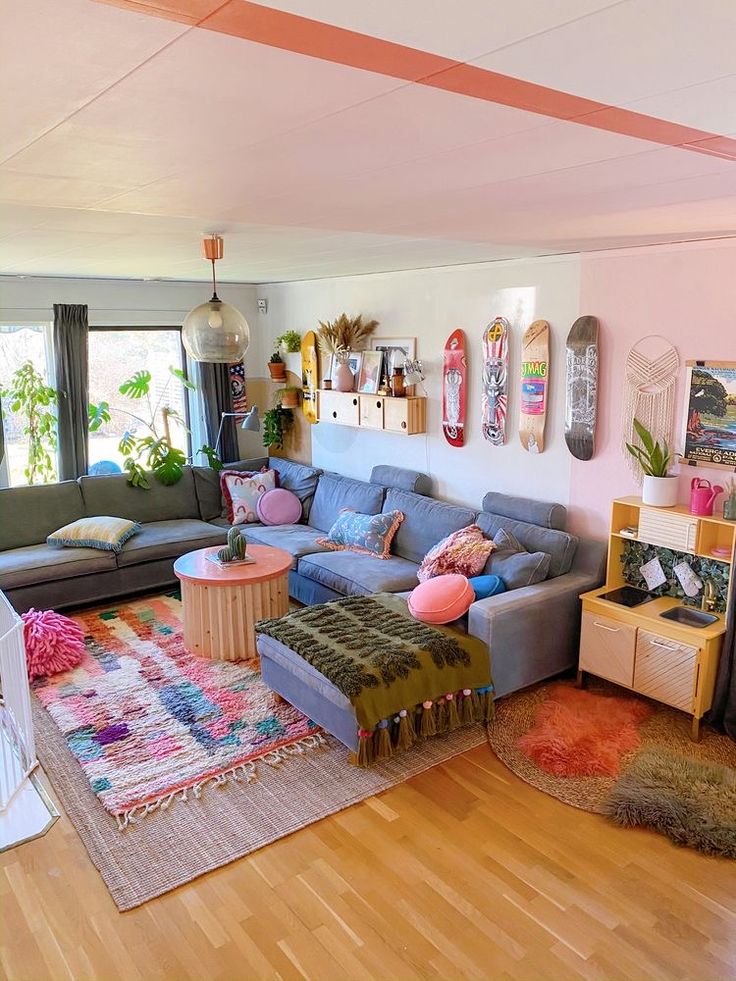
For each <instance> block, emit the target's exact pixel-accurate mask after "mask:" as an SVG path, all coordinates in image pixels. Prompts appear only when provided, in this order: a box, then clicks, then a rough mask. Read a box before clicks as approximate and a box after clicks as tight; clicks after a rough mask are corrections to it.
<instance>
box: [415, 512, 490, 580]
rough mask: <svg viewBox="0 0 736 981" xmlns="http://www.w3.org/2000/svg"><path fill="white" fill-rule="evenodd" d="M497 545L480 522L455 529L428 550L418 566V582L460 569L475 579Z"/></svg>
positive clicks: (462, 573)
mask: <svg viewBox="0 0 736 981" xmlns="http://www.w3.org/2000/svg"><path fill="white" fill-rule="evenodd" d="M495 547H496V546H495V545H494V543H493V542H492V541H491V539H490V538H486V536H485V535H484V534H483V531H482V530H481V528H480V527H479V526H478V525H468V526H467V528H461V529H460V530H459V531H453V533H452V534H451V535H448V536H447V538H443V539H442V541H441V542H437V544H436V545H434V546H433V547H432V548H431V549H430V550H429V551H428V552H427V554H426V555H425V556H424V558H423V559H422V564H421V565H420V566H419V572H418V573H417V579H418V580H419V582H426V581H427V580H428V579H432V578H433V577H434V576H444V575H447V574H448V573H451V572H458V573H460V575H462V576H465V577H466V578H468V579H472V578H473V576H479V575H480V574H481V572H483V570H484V569H485V565H486V562H487V561H488V557H489V555H490V554H491V552H492V551H493V549H494V548H495Z"/></svg>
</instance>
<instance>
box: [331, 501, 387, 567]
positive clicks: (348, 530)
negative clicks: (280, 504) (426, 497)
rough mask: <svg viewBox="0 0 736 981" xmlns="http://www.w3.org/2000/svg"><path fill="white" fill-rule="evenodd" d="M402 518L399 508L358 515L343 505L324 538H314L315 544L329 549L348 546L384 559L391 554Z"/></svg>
mask: <svg viewBox="0 0 736 981" xmlns="http://www.w3.org/2000/svg"><path fill="white" fill-rule="evenodd" d="M403 520H404V515H403V514H402V512H401V511H386V513H385V514H361V513H360V512H359V511H351V510H350V509H349V508H343V509H342V511H341V512H340V514H339V515H338V518H337V521H336V522H335V523H334V525H333V526H332V527H331V528H330V531H329V533H328V535H327V538H318V539H317V544H318V545H322V546H324V548H329V549H331V550H332V551H341V550H342V549H349V550H350V551H351V552H360V553H361V554H363V555H374V556H375V557H376V558H378V559H388V558H390V557H391V542H392V541H393V538H394V535H395V534H396V532H397V531H398V528H399V525H400V524H401V522H402V521H403Z"/></svg>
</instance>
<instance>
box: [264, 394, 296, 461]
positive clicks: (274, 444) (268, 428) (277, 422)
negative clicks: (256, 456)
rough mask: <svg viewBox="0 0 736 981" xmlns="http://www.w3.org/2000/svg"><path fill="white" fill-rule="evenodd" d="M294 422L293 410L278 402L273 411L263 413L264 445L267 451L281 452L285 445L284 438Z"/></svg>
mask: <svg viewBox="0 0 736 981" xmlns="http://www.w3.org/2000/svg"><path fill="white" fill-rule="evenodd" d="M293 421H294V414H293V413H292V411H291V409H285V408H284V407H283V405H281V403H280V402H277V403H276V405H275V406H274V407H273V409H268V411H267V412H264V413H263V445H264V446H265V447H266V448H267V449H274V450H280V449H281V448H282V447H283V445H284V436H285V435H286V431H287V430H288V428H289V426H290V425H291V424H292V422H293Z"/></svg>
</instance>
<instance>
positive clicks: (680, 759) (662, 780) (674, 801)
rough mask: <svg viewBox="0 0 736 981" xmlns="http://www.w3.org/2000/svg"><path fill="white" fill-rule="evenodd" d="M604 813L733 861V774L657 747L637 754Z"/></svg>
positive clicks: (735, 780)
mask: <svg viewBox="0 0 736 981" xmlns="http://www.w3.org/2000/svg"><path fill="white" fill-rule="evenodd" d="M604 813H605V814H607V815H608V816H609V817H610V818H612V820H614V821H615V822H616V823H617V824H621V825H623V826H624V827H635V826H643V827H647V828H652V829H653V830H654V831H659V832H660V833H661V834H664V835H667V837H669V838H671V839H672V841H674V842H675V843H676V844H678V845H685V846H687V847H688V848H697V849H698V850H699V851H701V852H705V854H707V855H721V856H724V857H726V858H736V770H733V769H732V768H731V767H728V766H721V765H720V764H718V763H703V762H698V761H697V760H692V759H687V758H686V757H684V756H679V755H678V754H676V753H671V752H669V751H668V750H666V749H662V748H659V747H650V748H647V749H644V750H642V751H641V752H640V753H639V754H638V755H637V756H636V757H635V759H634V760H633V761H632V762H631V764H630V765H629V767H628V768H627V770H626V772H625V773H624V775H623V776H622V777H621V779H620V780H619V781H618V782H617V783H616V785H615V786H614V788H613V790H612V791H611V794H610V797H609V798H608V800H607V801H606V802H605V804H604Z"/></svg>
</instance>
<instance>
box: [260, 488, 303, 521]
mask: <svg viewBox="0 0 736 981" xmlns="http://www.w3.org/2000/svg"><path fill="white" fill-rule="evenodd" d="M256 513H257V514H258V517H259V519H260V520H261V521H262V522H263V524H264V525H293V524H296V522H297V521H299V520H300V518H301V516H302V502H301V501H300V500H299V498H298V497H297V496H296V494H294V493H293V492H292V491H290V490H286V488H284V487H276V488H275V489H274V490H269V491H266V493H265V494H261V496H260V497H259V498H258V502H257V503H256Z"/></svg>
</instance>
